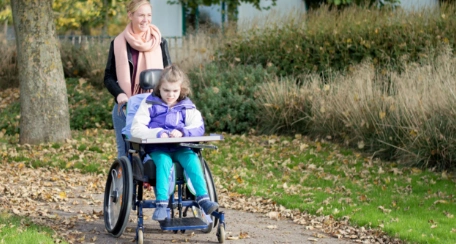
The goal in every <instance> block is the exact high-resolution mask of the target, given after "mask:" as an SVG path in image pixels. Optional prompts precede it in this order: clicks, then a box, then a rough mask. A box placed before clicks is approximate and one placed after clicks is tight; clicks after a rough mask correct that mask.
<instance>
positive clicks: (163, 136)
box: [160, 133, 169, 138]
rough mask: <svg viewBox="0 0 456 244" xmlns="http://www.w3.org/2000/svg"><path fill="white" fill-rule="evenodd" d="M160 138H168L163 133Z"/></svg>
mask: <svg viewBox="0 0 456 244" xmlns="http://www.w3.org/2000/svg"><path fill="white" fill-rule="evenodd" d="M160 138H169V136H168V134H167V133H163V134H161V136H160Z"/></svg>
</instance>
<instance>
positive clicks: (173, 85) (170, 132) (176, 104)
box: [131, 65, 219, 221]
mask: <svg viewBox="0 0 456 244" xmlns="http://www.w3.org/2000/svg"><path fill="white" fill-rule="evenodd" d="M190 93H191V90H190V81H189V79H188V77H187V75H186V74H185V73H184V72H183V71H182V70H181V69H179V68H178V67H177V66H176V65H170V66H168V67H166V68H165V69H164V70H163V72H162V74H161V77H160V79H159V82H158V84H157V86H156V87H155V89H154V90H153V93H151V94H150V95H149V96H147V97H146V98H145V99H144V100H143V101H142V102H141V105H140V106H139V108H138V110H137V112H136V114H135V116H134V118H133V122H132V125H131V135H132V136H133V137H138V138H168V137H189V136H202V135H203V134H204V122H203V118H202V116H201V113H200V112H199V111H198V110H197V109H196V106H195V104H193V102H192V101H191V100H190V99H189V98H188V95H190ZM145 151H146V153H147V154H148V155H149V156H150V157H151V159H152V160H153V161H154V163H155V165H156V173H157V175H156V191H155V194H156V206H157V207H156V209H155V212H154V214H153V216H152V219H153V220H157V221H160V220H164V219H165V218H166V217H167V211H166V208H167V206H168V199H169V196H168V184H169V182H168V179H169V175H170V172H171V168H172V165H173V161H177V162H179V163H180V164H181V165H182V167H183V168H184V170H185V172H186V173H187V175H188V177H189V178H190V180H191V182H192V184H193V187H194V189H195V193H196V201H197V202H198V204H199V205H200V207H201V208H202V209H203V210H204V212H205V213H206V214H207V215H210V214H211V213H212V212H214V211H215V210H217V209H218V207H219V206H218V204H217V203H216V202H212V201H210V198H209V196H208V193H207V189H206V182H205V180H204V176H203V171H202V169H201V164H200V162H199V159H198V156H197V155H196V153H195V152H193V151H192V150H191V149H190V148H188V147H182V146H176V145H172V144H171V145H170V144H159V145H153V144H149V145H146V147H145Z"/></svg>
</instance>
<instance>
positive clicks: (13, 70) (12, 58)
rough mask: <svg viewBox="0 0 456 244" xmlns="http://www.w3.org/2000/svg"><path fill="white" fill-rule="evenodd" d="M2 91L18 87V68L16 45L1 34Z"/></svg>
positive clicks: (0, 70)
mask: <svg viewBox="0 0 456 244" xmlns="http://www.w3.org/2000/svg"><path fill="white" fill-rule="evenodd" d="M0 45H1V47H2V48H0V57H2V58H1V60H0V89H6V88H10V87H18V86H19V80H18V78H17V67H16V43H15V42H14V41H8V40H6V38H5V37H4V35H3V34H0Z"/></svg>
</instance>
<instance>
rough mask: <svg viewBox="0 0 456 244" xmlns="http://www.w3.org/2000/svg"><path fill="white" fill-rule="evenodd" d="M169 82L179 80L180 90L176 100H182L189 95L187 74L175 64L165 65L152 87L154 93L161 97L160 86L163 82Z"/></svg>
mask: <svg viewBox="0 0 456 244" xmlns="http://www.w3.org/2000/svg"><path fill="white" fill-rule="evenodd" d="M165 82H169V83H174V82H181V91H180V94H179V98H178V99H177V101H182V100H184V99H185V98H186V97H187V96H189V95H191V93H192V91H191V89H190V80H189V79H188V76H187V74H185V72H184V71H182V70H181V69H180V68H179V67H178V66H177V65H175V64H171V65H169V66H167V67H166V68H165V69H164V70H163V72H162V73H161V76H160V80H159V81H158V84H157V86H155V88H154V94H155V95H156V96H158V97H159V98H161V95H160V88H161V86H162V84H163V83H165Z"/></svg>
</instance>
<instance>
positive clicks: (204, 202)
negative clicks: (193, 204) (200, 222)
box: [196, 195, 219, 215]
mask: <svg viewBox="0 0 456 244" xmlns="http://www.w3.org/2000/svg"><path fill="white" fill-rule="evenodd" d="M196 201H197V202H198V204H199V205H200V207H201V208H202V209H203V210H204V212H205V213H206V214H207V215H211V214H212V212H214V211H215V210H217V209H218V208H219V205H218V203H216V202H212V201H210V200H209V197H208V196H207V195H204V196H200V197H197V199H196Z"/></svg>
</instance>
